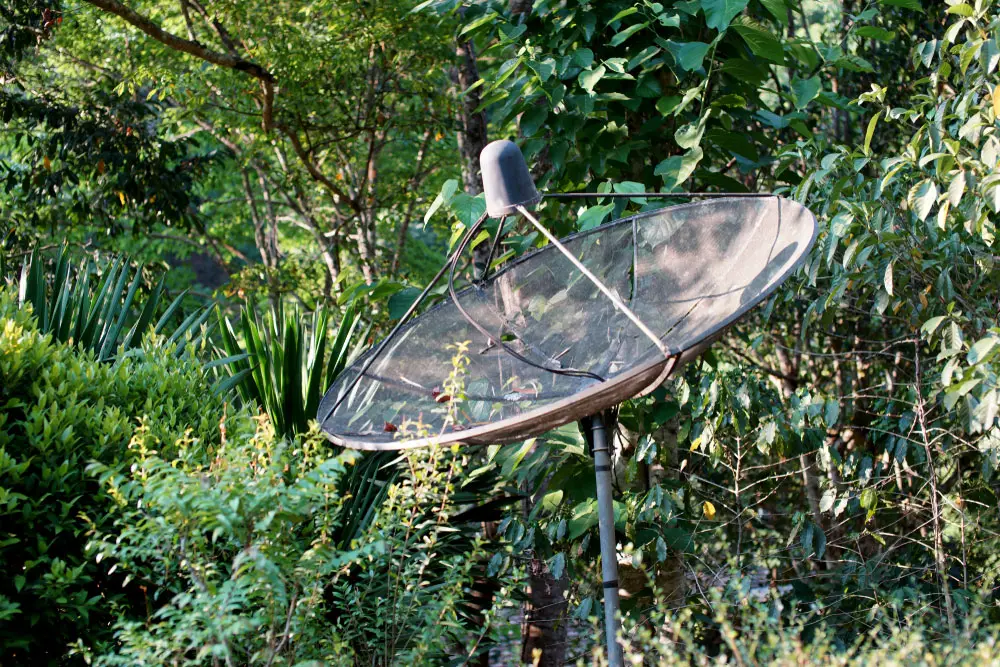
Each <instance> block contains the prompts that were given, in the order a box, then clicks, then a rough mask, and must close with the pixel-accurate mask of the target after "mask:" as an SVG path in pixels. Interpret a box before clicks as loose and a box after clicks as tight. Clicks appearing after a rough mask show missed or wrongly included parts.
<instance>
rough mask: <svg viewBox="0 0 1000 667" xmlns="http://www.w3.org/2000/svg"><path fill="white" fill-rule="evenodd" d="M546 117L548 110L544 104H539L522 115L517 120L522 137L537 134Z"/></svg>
mask: <svg viewBox="0 0 1000 667" xmlns="http://www.w3.org/2000/svg"><path fill="white" fill-rule="evenodd" d="M543 101H544V98H543ZM548 117H549V108H548V106H546V105H545V104H539V105H537V106H534V107H532V108H530V109H528V110H527V111H525V112H524V113H522V114H521V118H520V119H519V120H518V125H519V126H520V128H521V134H522V136H525V137H530V136H533V135H535V134H537V133H538V130H539V129H541V127H542V125H543V124H544V123H545V119H546V118H548Z"/></svg>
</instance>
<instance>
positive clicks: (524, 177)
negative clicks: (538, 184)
mask: <svg viewBox="0 0 1000 667" xmlns="http://www.w3.org/2000/svg"><path fill="white" fill-rule="evenodd" d="M479 166H480V169H481V170H482V172H483V192H485V193H486V211H487V212H488V213H489V214H490V217H492V218H499V217H502V216H505V215H511V214H512V213H515V212H516V210H517V207H518V206H524V207H526V208H527V207H531V206H532V205H534V204H537V203H538V202H539V201H541V199H542V195H541V194H540V193H539V192H538V189H537V188H535V182H534V181H533V180H532V178H531V172H529V171H528V165H527V164H526V163H525V161H524V155H522V154H521V149H520V148H518V147H517V144H515V143H514V142H513V141H507V140H506V139H502V140H500V141H494V142H492V143H490V144H489V145H487V146H486V148H484V149H483V152H482V153H480V154H479Z"/></svg>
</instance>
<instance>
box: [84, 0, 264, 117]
mask: <svg viewBox="0 0 1000 667" xmlns="http://www.w3.org/2000/svg"><path fill="white" fill-rule="evenodd" d="M85 1H86V2H88V3H90V4H91V5H93V6H95V7H97V8H98V9H101V10H103V11H105V12H108V13H109V14H114V15H115V16H117V17H119V18H121V19H123V20H124V21H126V22H127V23H130V24H132V25H133V26H135V27H136V28H138V29H139V30H141V31H142V32H144V33H146V34H147V35H149V36H150V37H152V38H153V39H155V40H156V41H158V42H160V43H162V44H165V45H166V46H168V47H170V48H172V49H174V50H175V51H180V52H182V53H186V54H188V55H191V56H194V57H195V58H199V59H201V60H204V61H206V62H210V63H212V64H214V65H218V66H219V67H225V68H228V69H232V70H236V71H238V72H245V73H246V74H249V75H250V76H252V77H254V78H255V79H259V80H260V81H261V84H262V86H263V89H264V100H263V105H264V109H263V117H264V130H265V131H268V130H270V129H271V127H272V119H273V116H274V112H273V106H274V85H273V84H274V82H275V78H274V75H273V74H271V73H270V72H269V71H268V70H267V69H266V68H264V67H262V66H261V65H258V64H257V63H255V62H251V61H249V60H245V59H243V58H240V57H239V56H236V55H233V54H232V53H219V52H218V51H213V50H212V49H209V48H208V47H206V46H205V45H204V44H202V43H200V42H197V41H194V40H190V39H184V38H183V37H178V36H177V35H175V34H173V33H171V32H167V31H166V30H164V29H163V28H161V27H160V26H158V25H156V24H155V23H153V22H152V21H151V20H149V19H148V18H146V17H145V16H143V15H141V14H139V13H137V12H135V11H133V10H132V9H130V8H128V7H126V6H125V5H123V4H121V3H120V2H117V0H85ZM210 23H212V25H213V27H216V26H217V25H218V23H217V22H211V21H210ZM219 27H220V28H221V26H219ZM222 34H225V35H227V36H228V33H226V32H225V31H224V30H223V31H222ZM220 39H222V37H220ZM224 41H225V40H224Z"/></svg>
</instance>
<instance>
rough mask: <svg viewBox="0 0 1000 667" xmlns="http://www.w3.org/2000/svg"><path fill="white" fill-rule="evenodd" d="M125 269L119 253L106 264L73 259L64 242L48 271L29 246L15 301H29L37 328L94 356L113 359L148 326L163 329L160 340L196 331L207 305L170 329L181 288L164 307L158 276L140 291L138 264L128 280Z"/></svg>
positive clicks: (177, 310) (176, 339)
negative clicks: (162, 336)
mask: <svg viewBox="0 0 1000 667" xmlns="http://www.w3.org/2000/svg"><path fill="white" fill-rule="evenodd" d="M129 273H130V271H129V261H128V259H127V258H125V257H119V258H117V259H114V260H112V261H111V262H110V265H99V264H98V263H96V262H94V261H93V260H88V261H87V262H86V263H83V264H77V263H74V262H73V261H72V260H71V259H70V257H69V252H68V251H67V250H66V249H65V248H64V249H63V250H62V251H61V252H60V253H59V257H58V258H57V259H56V262H55V268H54V270H52V271H49V270H48V268H47V267H46V263H45V262H44V261H43V260H42V258H41V257H39V256H38V255H37V254H36V253H34V252H33V253H31V255H30V256H29V257H28V258H27V259H26V260H25V262H24V264H23V266H22V268H21V276H20V280H19V284H18V303H19V304H21V306H24V305H25V304H28V303H30V304H31V307H32V310H33V311H34V314H35V317H36V319H37V320H38V326H39V329H40V330H41V331H42V332H44V333H50V334H52V336H53V337H54V338H55V339H56V340H59V341H64V342H69V341H72V342H73V343H75V344H76V345H77V346H79V347H81V348H83V349H86V350H91V351H93V352H94V354H95V355H96V356H97V358H98V360H100V361H114V360H115V359H117V358H118V355H119V352H120V351H124V352H128V351H129V350H132V349H134V348H137V347H139V346H140V345H141V343H142V338H143V336H144V335H145V334H146V332H147V331H148V330H149V328H150V327H151V326H152V327H153V331H154V332H155V333H157V334H165V333H166V332H168V331H169V334H170V335H169V336H168V337H167V339H166V341H165V343H166V344H167V345H170V344H173V343H177V342H180V341H181V340H183V339H184V337H185V336H186V335H188V334H192V333H194V332H197V331H198V329H199V328H200V327H201V325H202V324H203V323H204V322H205V321H206V320H207V319H208V316H209V313H210V310H209V309H208V308H204V307H202V308H197V309H195V310H193V311H192V312H191V313H189V314H188V315H187V316H186V317H185V318H184V320H183V321H182V322H181V323H180V324H179V325H177V326H175V327H173V328H172V329H171V323H172V322H173V321H174V318H175V316H177V315H179V314H180V309H181V306H182V303H183V301H184V297H185V295H186V294H187V292H186V291H185V292H182V293H181V294H179V295H178V296H176V297H175V298H174V299H173V300H172V301H171V302H170V303H169V304H167V305H166V306H165V307H164V305H163V304H164V302H165V300H164V297H165V292H164V280H163V279H162V278H161V279H160V281H159V283H158V284H157V285H156V286H155V287H154V288H153V289H152V290H151V291H150V292H148V293H141V291H140V288H141V287H142V267H141V266H140V267H138V268H137V269H136V271H135V275H134V277H133V278H132V280H131V281H129ZM92 281H96V282H94V283H93V284H91V283H92ZM157 315H159V317H158V318H157ZM154 318H157V319H155V322H154ZM182 353H183V347H182V346H178V347H177V348H176V349H175V354H182Z"/></svg>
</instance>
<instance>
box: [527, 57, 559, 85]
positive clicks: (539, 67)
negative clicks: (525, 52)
mask: <svg viewBox="0 0 1000 667" xmlns="http://www.w3.org/2000/svg"><path fill="white" fill-rule="evenodd" d="M528 67H530V68H531V70H532V71H533V72H534V73H535V74H537V75H538V78H539V79H541V81H542V83H545V82H546V81H548V80H549V79H550V78H552V75H553V74H555V71H556V61H555V60H553V59H552V58H542V59H541V60H529V61H528Z"/></svg>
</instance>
